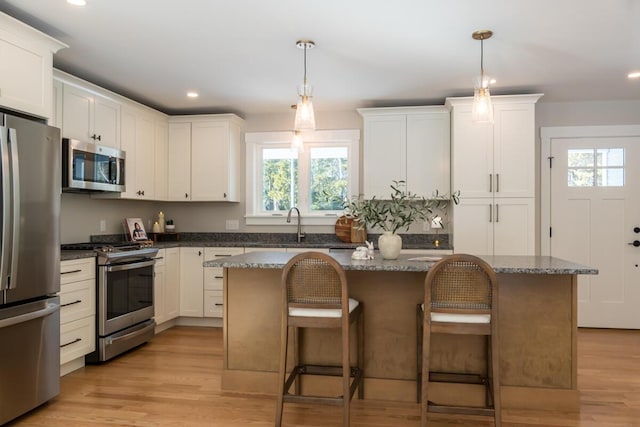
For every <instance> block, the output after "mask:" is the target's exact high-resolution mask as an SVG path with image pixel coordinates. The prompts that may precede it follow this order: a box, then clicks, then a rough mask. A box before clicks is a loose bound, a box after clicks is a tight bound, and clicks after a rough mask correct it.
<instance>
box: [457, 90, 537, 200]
mask: <svg viewBox="0 0 640 427" xmlns="http://www.w3.org/2000/svg"><path fill="white" fill-rule="evenodd" d="M540 96H541V95H539V94H536V95H508V96H493V97H491V99H492V101H493V108H494V124H493V125H492V124H474V123H472V121H471V105H472V100H473V98H447V105H448V106H450V107H452V112H451V143H452V149H451V152H452V157H453V160H452V165H453V171H452V177H453V178H452V185H451V187H452V189H453V190H454V191H458V190H459V191H460V196H461V197H464V198H471V197H533V196H534V195H535V103H536V101H537V100H538V99H539V98H540Z"/></svg>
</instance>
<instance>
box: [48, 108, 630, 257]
mask: <svg viewBox="0 0 640 427" xmlns="http://www.w3.org/2000/svg"><path fill="white" fill-rule="evenodd" d="M316 120H317V127H318V129H362V118H361V117H360V115H359V114H358V113H357V112H356V111H334V112H326V111H319V112H317V113H316ZM612 124H640V101H608V102H578V103H545V102H544V98H542V100H541V102H539V103H538V104H537V106H536V128H537V129H538V131H539V129H540V127H543V126H580V125H612ZM292 126H293V112H292V113H288V114H263V115H249V116H247V117H246V123H245V131H247V132H258V131H282V130H291V128H292ZM538 134H539V132H538ZM537 141H538V142H537V150H536V153H537V154H536V162H537V164H538V168H537V170H540V169H539V166H540V142H539V138H537ZM243 154H244V152H243ZM361 170H362V168H361ZM243 176H244V174H243ZM243 188H244V186H243ZM537 195H538V198H539V195H540V189H539V186H538V190H537ZM160 210H162V211H164V212H165V217H166V218H167V219H170V218H171V219H174V220H175V222H176V227H177V230H178V231H183V232H188V231H202V232H215V231H218V232H219V231H225V220H227V219H237V220H239V222H240V231H245V232H287V233H292V232H295V226H294V225H291V226H290V227H268V226H250V227H247V226H244V213H245V207H244V202H241V203H223V202H216V203H182V202H175V203H169V202H157V203H154V202H139V201H122V200H96V199H92V198H90V197H89V196H86V195H74V194H64V195H63V196H62V221H61V223H62V240H63V242H65V243H70V242H75V241H84V240H87V239H88V238H89V236H90V235H92V234H114V233H120V232H122V221H123V219H124V218H125V217H140V218H142V219H143V221H144V222H145V225H146V226H147V227H149V221H152V220H153V219H155V217H156V215H157V212H158V211H160ZM538 218H539V207H538ZM100 219H105V220H106V222H107V229H106V232H104V233H102V232H100V228H99V225H100V222H99V221H100ZM303 224H304V220H303ZM149 229H150V227H149ZM305 231H306V232H310V233H314V232H315V233H331V232H333V231H334V229H333V227H332V226H322V227H320V226H318V227H310V226H306V227H305ZM413 231H419V230H413ZM538 247H539V245H538Z"/></svg>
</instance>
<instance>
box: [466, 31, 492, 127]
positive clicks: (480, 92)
mask: <svg viewBox="0 0 640 427" xmlns="http://www.w3.org/2000/svg"><path fill="white" fill-rule="evenodd" d="M492 35H493V32H492V31H491V30H479V31H475V32H474V33H473V34H471V37H472V38H473V39H474V40H480V76H478V77H476V78H475V79H474V85H473V86H474V88H473V106H472V107H471V120H472V121H473V122H474V123H493V105H492V104H491V94H490V93H489V77H488V76H486V75H485V74H484V41H485V40H486V39H488V38H491V36H492Z"/></svg>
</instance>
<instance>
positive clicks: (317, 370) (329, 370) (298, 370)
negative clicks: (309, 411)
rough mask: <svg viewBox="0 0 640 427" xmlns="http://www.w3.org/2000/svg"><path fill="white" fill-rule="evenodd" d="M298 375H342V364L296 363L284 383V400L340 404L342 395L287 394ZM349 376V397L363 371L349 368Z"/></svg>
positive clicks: (360, 378)
mask: <svg viewBox="0 0 640 427" xmlns="http://www.w3.org/2000/svg"><path fill="white" fill-rule="evenodd" d="M300 375H324V376H331V377H341V376H342V366H322V365H298V366H296V367H294V368H293V370H292V371H291V373H290V374H289V376H288V377H287V381H286V382H285V384H284V390H285V395H284V401H285V402H307V403H327V404H331V405H341V404H342V401H343V400H344V396H341V397H323V396H301V395H296V394H289V389H290V388H291V386H292V385H293V382H294V381H295V380H296V378H297V377H298V376H300ZM349 376H350V377H351V378H353V381H352V382H351V386H350V387H349V397H353V394H354V393H355V391H356V389H357V388H358V386H359V385H360V384H361V383H362V380H363V378H364V372H363V370H362V369H360V368H358V367H353V366H352V367H350V368H349Z"/></svg>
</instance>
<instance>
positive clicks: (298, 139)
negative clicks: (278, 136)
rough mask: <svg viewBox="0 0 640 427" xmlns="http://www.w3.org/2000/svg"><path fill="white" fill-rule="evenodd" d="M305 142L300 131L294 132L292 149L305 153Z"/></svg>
mask: <svg viewBox="0 0 640 427" xmlns="http://www.w3.org/2000/svg"><path fill="white" fill-rule="evenodd" d="M303 142H304V141H302V135H301V134H300V132H299V131H294V132H293V138H292V139H291V148H293V149H295V150H298V151H304V143H303Z"/></svg>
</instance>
